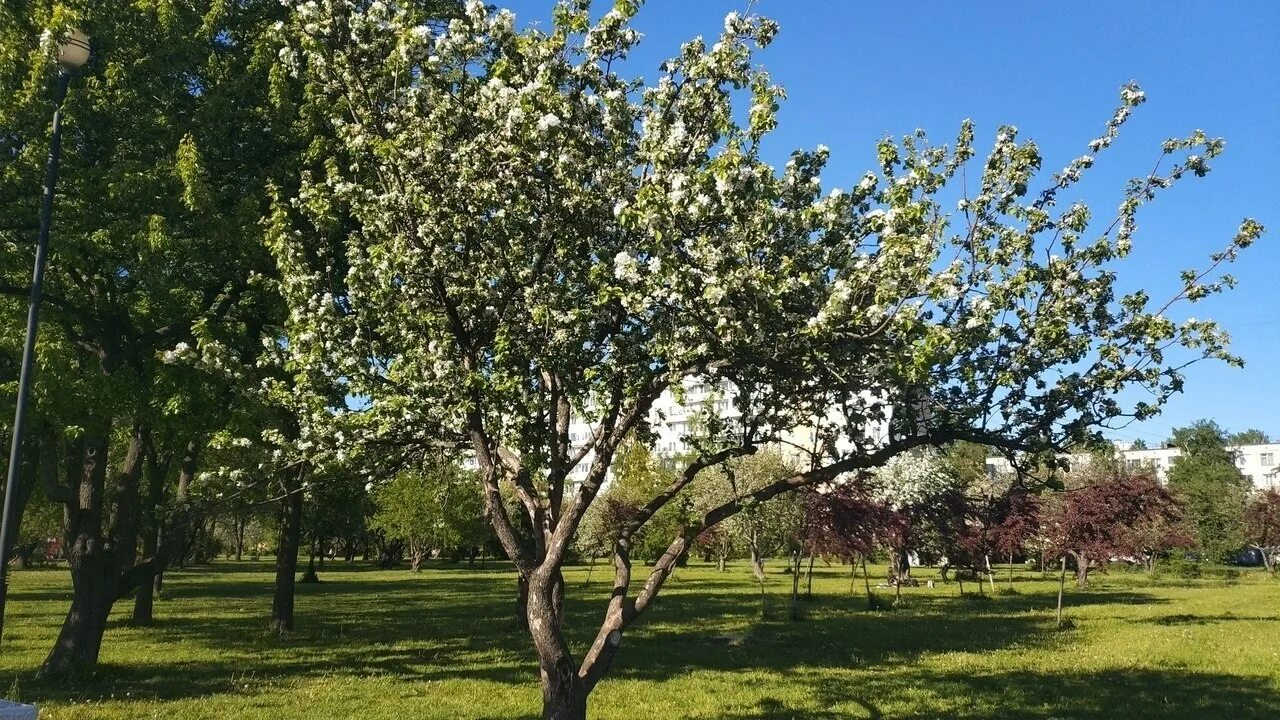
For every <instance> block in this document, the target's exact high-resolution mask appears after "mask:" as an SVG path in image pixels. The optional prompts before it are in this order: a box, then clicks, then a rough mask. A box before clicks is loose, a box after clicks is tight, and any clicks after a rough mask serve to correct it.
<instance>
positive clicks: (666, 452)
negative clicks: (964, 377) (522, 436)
mask: <svg viewBox="0 0 1280 720" xmlns="http://www.w3.org/2000/svg"><path fill="white" fill-rule="evenodd" d="M868 397H869V396H868ZM735 398H736V390H735V388H734V387H733V384H732V383H730V382H728V381H720V382H719V383H716V382H713V381H711V382H709V381H706V380H704V379H701V378H685V379H684V382H683V388H682V391H681V392H680V393H676V392H674V391H672V390H670V389H668V390H665V391H664V392H663V393H662V395H660V396H659V397H658V399H657V400H656V401H654V403H653V407H652V408H651V409H650V410H649V425H650V427H651V429H652V431H653V435H654V441H653V445H652V447H651V450H652V451H653V452H654V453H655V454H657V455H660V456H663V457H671V456H674V455H679V454H681V453H685V452H688V451H689V450H691V449H692V448H691V447H690V444H689V439H690V438H691V437H692V436H694V435H696V434H697V433H698V430H699V428H698V424H699V423H700V422H703V420H702V419H703V418H705V417H706V416H707V415H713V416H715V417H717V418H719V420H720V421H722V422H724V423H725V424H727V425H729V426H733V425H735V424H737V423H739V422H740V421H741V418H742V413H741V411H740V410H739V409H738V407H737V404H736V402H735ZM892 416H893V415H892V407H888V408H886V411H885V420H884V421H883V422H877V423H874V424H872V425H871V426H869V427H868V428H866V429H865V431H864V432H861V433H859V434H860V435H862V436H863V437H865V440H864V442H865V443H866V444H868V445H871V446H873V447H875V446H879V445H880V444H882V443H884V442H886V441H887V439H888V433H889V420H890V419H891V418H892ZM815 420H816V419H815ZM839 422H840V418H839V415H838V413H837V411H836V409H834V408H833V409H832V411H831V412H830V413H828V416H827V417H826V418H825V419H824V420H823V424H824V425H828V426H831V425H837V424H838V423H839ZM817 424H818V423H817V422H816V421H815V422H814V423H813V424H812V425H803V426H800V427H796V428H793V429H791V430H790V431H787V432H784V433H782V434H781V438H780V439H781V443H779V444H780V445H781V450H782V453H783V455H784V456H787V457H791V458H793V459H795V460H797V461H799V460H801V459H806V461H807V456H806V455H805V451H806V450H812V449H814V444H815V441H816V437H817V431H816V429H815V426H816V425H817ZM594 431H595V426H594V425H592V424H589V423H587V422H584V421H582V420H581V419H579V418H577V417H576V416H575V419H574V421H573V422H572V423H571V424H570V425H569V443H570V445H571V446H572V448H573V451H577V450H578V449H579V448H581V447H582V446H583V445H584V444H585V443H586V442H587V440H589V439H590V438H591V435H592V433H593V432H594ZM836 447H837V450H838V451H842V452H845V451H849V450H851V449H852V447H853V444H852V443H851V442H849V441H848V440H844V441H842V442H838V443H837V444H836ZM593 457H594V455H593V454H591V453H589V454H588V455H587V456H586V457H585V458H584V459H583V461H582V462H581V463H579V464H578V465H577V467H575V468H574V470H573V472H572V473H571V474H570V476H569V477H570V478H571V479H573V480H578V481H580V480H582V479H583V477H584V476H585V475H586V474H587V471H588V469H589V468H590V467H591V462H592V459H593Z"/></svg>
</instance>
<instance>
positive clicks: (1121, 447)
mask: <svg viewBox="0 0 1280 720" xmlns="http://www.w3.org/2000/svg"><path fill="white" fill-rule="evenodd" d="M1230 449H1231V451H1232V452H1233V453H1234V454H1235V458H1236V467H1238V468H1240V473H1241V474H1242V475H1244V476H1245V477H1246V478H1249V480H1250V482H1252V483H1253V486H1254V488H1256V489H1260V490H1266V489H1270V488H1280V443H1264V444H1259V445H1234V446H1231V448H1230ZM1116 451H1117V452H1118V453H1119V454H1120V457H1121V458H1123V459H1124V461H1125V463H1126V464H1127V465H1128V466H1129V467H1133V468H1136V467H1140V466H1142V465H1148V466H1150V467H1151V468H1153V469H1154V470H1155V472H1156V477H1157V478H1159V480H1160V482H1166V481H1167V480H1168V471H1169V468H1171V467H1173V466H1174V465H1175V464H1177V462H1178V458H1179V457H1181V456H1182V450H1180V449H1178V448H1174V447H1163V448H1146V449H1137V450H1135V449H1133V447H1132V446H1131V445H1130V444H1129V443H1116ZM1064 457H1067V459H1068V462H1072V463H1075V462H1080V463H1085V462H1088V461H1089V456H1088V455H1083V454H1081V455H1069V456H1064ZM1012 470H1013V468H1012V466H1011V465H1010V464H1009V462H1008V461H1007V460H1005V459H1004V458H1001V457H990V458H987V472H989V473H1002V472H1012Z"/></svg>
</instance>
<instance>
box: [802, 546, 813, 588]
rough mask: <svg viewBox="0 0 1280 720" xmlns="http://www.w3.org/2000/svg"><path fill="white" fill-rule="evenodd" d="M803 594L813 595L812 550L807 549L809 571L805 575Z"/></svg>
mask: <svg viewBox="0 0 1280 720" xmlns="http://www.w3.org/2000/svg"><path fill="white" fill-rule="evenodd" d="M804 596H805V597H807V598H811V597H813V550H810V551H809V572H808V573H807V574H806V575H805V589H804Z"/></svg>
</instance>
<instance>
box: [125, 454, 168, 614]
mask: <svg viewBox="0 0 1280 720" xmlns="http://www.w3.org/2000/svg"><path fill="white" fill-rule="evenodd" d="M168 465H169V463H168V461H165V462H164V463H159V462H157V460H156V458H155V457H154V455H152V456H149V457H148V459H147V500H146V502H145V503H144V508H143V522H142V556H143V557H144V558H156V560H154V561H153V566H152V567H153V572H155V573H156V574H159V568H160V567H161V566H162V565H163V564H164V563H163V562H162V561H161V560H160V559H159V558H157V555H159V554H160V552H161V543H162V542H163V540H162V539H161V532H162V529H161V527H160V504H161V503H162V502H164V476H165V475H166V471H167V470H168ZM154 610H155V582H154V579H147V580H146V581H145V582H141V583H138V589H137V590H136V591H135V593H134V596H133V622H134V623H135V624H139V625H145V624H147V623H150V622H152V620H153V619H154Z"/></svg>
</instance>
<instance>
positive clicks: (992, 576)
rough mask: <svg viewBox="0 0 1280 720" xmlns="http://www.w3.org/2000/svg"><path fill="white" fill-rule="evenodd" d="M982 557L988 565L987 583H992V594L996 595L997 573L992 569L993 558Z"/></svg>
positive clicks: (988, 556)
mask: <svg viewBox="0 0 1280 720" xmlns="http://www.w3.org/2000/svg"><path fill="white" fill-rule="evenodd" d="M982 557H983V559H984V560H986V563H987V582H989V583H991V594H992V595H995V594H996V574H995V571H994V570H992V569H991V556H990V555H983V556H982Z"/></svg>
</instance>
